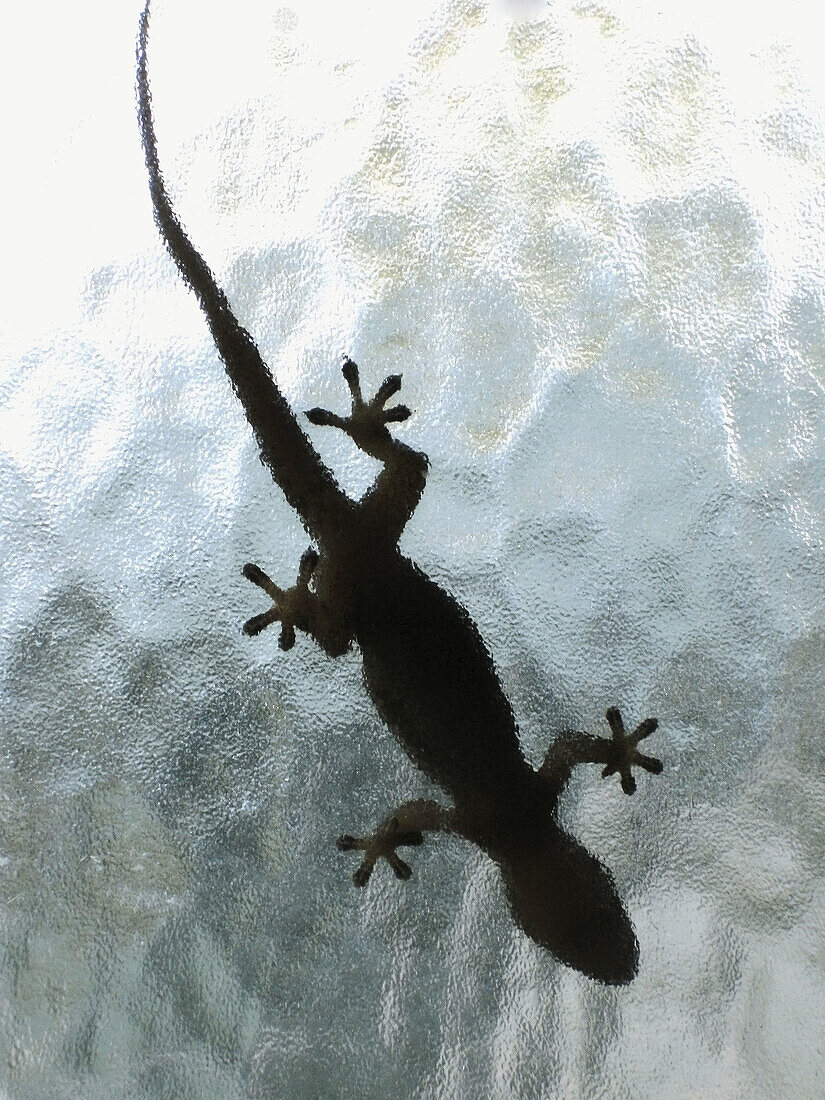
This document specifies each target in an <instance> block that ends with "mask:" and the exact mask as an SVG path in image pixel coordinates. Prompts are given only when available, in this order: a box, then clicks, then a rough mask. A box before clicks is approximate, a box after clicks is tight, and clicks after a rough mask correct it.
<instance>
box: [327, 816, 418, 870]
mask: <svg viewBox="0 0 825 1100" xmlns="http://www.w3.org/2000/svg"><path fill="white" fill-rule="evenodd" d="M335 843H336V845H337V847H338V849H339V851H341V852H350V851H359V852H363V853H364V858H363V859H362V860H361V866H360V867H359V868H358V870H357V871H356V872H355V874H354V875H353V876H352V881H353V882H354V883H355V885H356V886H366V885H367V883H368V882H369V880H370V875H371V874H372V871H373V868H374V867H375V864H376V863H377V862H378V860H379V859H381V858H383V859H385V860H386V861H387V863H389V865H390V867H392V869H393V871H394V872H395V876H396V878H400V879H403V880H404V881H406V880H407V879H408V878H409V877H410V875H411V874H412V868H411V867H410V865H409V864H408V863H405V862H404V860H403V859H401V857H400V856H399V855H398V853H397V852H396V850H395V849H396V848H398V847H401V846H402V845H407V846H410V847H415V846H417V845H419V844H423V843H424V834H423V833H422V832H420V830H418V829H409V830H402V829H401V828H400V826H399V823H398V818H397V817H391V818H389V819H388V820H387V821H384V822H383V823H382V824H381V825H379V826H378V828H377V829H376V831H375V832H374V833H373V834H372V836H369V837H354V836H349V835H348V834H346V833H345V834H344V835H343V836H339V837H338V839H337V841H336V842H335Z"/></svg>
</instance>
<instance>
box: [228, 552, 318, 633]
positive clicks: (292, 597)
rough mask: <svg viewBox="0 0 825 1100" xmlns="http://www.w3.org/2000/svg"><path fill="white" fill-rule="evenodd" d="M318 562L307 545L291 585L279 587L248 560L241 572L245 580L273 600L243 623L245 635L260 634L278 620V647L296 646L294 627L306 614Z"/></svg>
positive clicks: (314, 553) (300, 622)
mask: <svg viewBox="0 0 825 1100" xmlns="http://www.w3.org/2000/svg"><path fill="white" fill-rule="evenodd" d="M317 564H318V554H317V553H316V552H315V550H313V549H312V548H310V549H309V550H305V551H304V553H303V554H302V555H301V563H300V565H299V566H298V579H297V582H296V583H295V585H294V586H293V587H292V588H288V589H283V588H279V587H278V585H277V584H275V582H274V581H273V580H272V579H271V578H270V577H268V576H267V574H266V573H264V571H263V569H261V568H260V567H259V566H257V565H253V564H252V562H247V564H246V565H245V566H244V567H243V575H244V576H245V577H246V579H247V580H248V581H252V583H253V584H257V586H258V587H259V588H262V589H263V590H264V592H266V594H267V595H268V596H269V597H270V598H271V599H272V607H270V608H269V610H268V611H264V612H263V614H261V615H253V617H252V618H251V619H247V621H246V622H245V623H244V626H243V631H244V634H250V635H255V634H260V633H261V631H262V630H265V629H266V627H268V626H270V625H271V624H272V623H275V622H280V624H281V637H280V639H279V642H278V644H279V645H280V647H281V649H284V650H286V649H292V647H293V646H294V645H295V627H296V626H298V627H300V626H301V624H302V622H303V620H304V618H305V614H304V613H303V609H304V608H305V605H306V601H307V599H308V598H310V594H309V582H310V579H311V577H312V574H313V572H314V570H315V566H316V565H317Z"/></svg>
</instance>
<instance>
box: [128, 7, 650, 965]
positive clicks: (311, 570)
mask: <svg viewBox="0 0 825 1100" xmlns="http://www.w3.org/2000/svg"><path fill="white" fill-rule="evenodd" d="M148 21H149V3H148V0H147V4H146V7H145V8H144V11H143V14H142V16H141V20H140V28H139V34H138V44H137V91H138V107H139V121H140V130H141V137H142V142H143V149H144V152H145V156H146V166H147V169H148V174H149V186H150V191H151V196H152V204H153V207H154V215H155V221H156V223H157V226H158V229H159V230H160V233H161V236H162V237H163V239H164V241H165V243H166V246H167V248H168V249H169V252H170V254H171V256H172V259H173V260H174V261H175V263H176V265H177V267H178V270H179V271H180V273H181V275H182V276H183V278H184V280H185V281H186V283H187V284H188V285H189V286H190V287H191V289H192V290H193V291H194V292H195V294H196V296H197V298H198V301H199V303H200V306H201V309H202V311H203V313H204V315H205V318H206V321H207V324H208V325H209V328H210V331H211V333H212V336H213V338H214V340H215V344H216V346H217V349H218V352H219V354H220V356H221V358H222V360H223V363H224V366H225V367H226V371H227V374H228V375H229V379H230V381H231V383H232V386H233V388H234V391H235V393H236V395H237V397H238V398H239V400H240V401H241V403H242V405H243V408H244V411H245V412H246V416H247V418H248V420H249V423H250V425H251V426H252V430H253V432H254V434H255V438H256V440H257V442H258V446H259V448H260V454H261V458H262V460H263V462H264V464H265V465H266V466H268V467H269V469H270V471H271V473H272V476H273V478H274V480H275V481H276V483H277V484H278V485H279V486H280V488H281V490H282V492H283V493H284V495H285V496H286V499H287V500H288V501H289V503H290V504H291V506H292V507H293V508H294V509H295V511H296V512H297V514H298V515H299V517H300V518H301V521H302V522H303V525H304V527H305V529H306V531H307V533H308V535H309V537H310V539H311V541H312V543H313V544H314V546H315V547H317V549H312V548H310V549H308V550H307V551H306V552H305V553H304V554H303V556H302V558H301V563H300V567H299V570H298V577H297V581H296V583H295V585H294V586H292V587H290V588H286V589H284V588H280V587H279V586H278V585H277V584H275V583H274V581H272V580H271V579H270V578H269V577H268V576H267V575H266V573H264V572H263V570H261V569H260V568H259V567H258V566H257V565H246V566H245V567H244V574H245V575H246V576H247V577H248V578H249V580H251V581H252V582H253V583H255V584H256V585H258V586H259V587H260V588H262V589H263V590H264V591H265V592H266V593H267V595H268V596H269V597H270V598H271V600H272V605H271V607H270V608H269V610H267V611H265V612H263V614H261V615H257V616H255V617H254V618H252V619H250V620H249V621H248V622H247V623H246V624H245V626H244V630H245V632H246V633H247V634H258V633H260V632H261V631H262V630H263V629H264V628H265V627H267V626H269V625H270V624H271V623H274V622H280V624H281V636H280V645H281V648H282V649H285V650H286V649H290V648H291V647H292V645H293V644H294V642H295V631H296V629H297V630H301V631H303V632H305V633H307V634H309V635H310V636H311V637H312V638H313V639H314V640H315V641H316V642H317V643H318V645H320V646H321V647H322V649H324V650H325V651H326V652H327V653H328V654H330V656H333V657H335V656H338V655H340V654H343V653H344V652H346V651H347V650H348V649H349V648H350V646H351V645H352V644H353V643H355V644H356V645H357V646H358V648H359V649H360V651H361V655H362V658H363V666H364V682H365V685H366V688H367V691H368V693H369V695H370V698H371V699H372V701H373V702H374V704H375V706H376V709H377V710H378V712H379V714H380V715H381V717H382V718H383V720H384V721H385V722H386V724H387V725H388V726H389V728H390V729H391V730H392V732H393V733H394V734H395V736H396V737H397V738H398V740H399V741H400V742H401V744H402V746H403V747H404V749H406V751H407V752H408V753H409V755H410V757H411V758H412V759H413V761H414V762H415V763H416V764H417V765H418V767H420V768H421V770H422V771H423V772H425V773H426V775H428V776H429V777H430V778H431V779H432V780H434V781H435V782H436V783H437V784H438V785H439V786H440V787H441V788H442V789H443V790H444V791H446V792H447V793H448V794H449V795H450V796H451V798H452V801H453V807H452V808H445V807H443V806H440V805H438V804H437V803H435V802H432V801H424V800H419V801H413V802H407V803H405V804H404V805H403V806H401V807H399V808H398V809H397V810H395V811H394V812H393V813H392V814H390V815H389V816H388V817H387V818H386V820H385V821H384V822H383V823H382V824H381V825H379V827H378V828H377V829H376V831H375V832H374V833H373V834H372V835H371V836H367V837H364V838H356V837H352V836H342V837H340V838H339V840H338V846H339V848H341V849H342V850H345V851H346V850H350V849H353V850H357V851H359V852H361V853H362V862H361V865H360V867H359V868H358V870H357V871H356V872H355V875H354V881H355V883H356V885H358V886H364V885H366V883H367V880H368V879H369V877H370V874H371V873H372V870H373V867H374V865H375V863H376V862H377V861H378V860H379V859H380V858H382V857H383V858H384V859H386V860H387V861H388V863H389V864H390V866H391V867H392V869H393V871H394V872H395V874H396V875H397V876H398V878H400V879H407V878H409V877H410V874H411V871H410V868H409V866H408V865H407V864H406V863H405V862H404V861H403V860H402V859H401V858H400V856H399V855H398V853H397V849H398V848H399V847H401V846H404V845H412V846H414V845H418V844H420V843H421V842H422V840H423V835H422V834H423V832H424V831H426V830H441V831H445V832H451V833H455V834H458V835H460V836H462V837H464V838H466V839H468V840H470V841H472V842H473V843H474V844H477V845H478V846H479V847H480V848H481V849H482V850H483V851H484V852H486V853H487V855H489V856H490V858H491V859H493V860H494V861H495V862H496V863H497V864H498V866H499V868H500V870H501V874H502V878H503V880H504V886H505V890H506V892H507V896H508V899H509V902H510V906H511V909H512V913H513V917H514V919H515V921H516V924H517V925H518V926H519V927H520V928H522V929H523V930H524V932H526V933H527V935H528V936H530V937H531V938H532V939H533V940H535V941H536V942H537V943H539V944H541V945H542V946H543V947H545V948H547V949H548V950H549V951H551V952H552V953H553V955H555V956H556V958H558V959H560V960H561V961H562V962H564V963H566V964H568V965H569V966H572V967H575V968H576V969H577V970H579V971H581V972H582V973H584V974H587V975H589V976H591V977H593V978H597V979H599V980H600V981H603V982H609V983H624V982H628V981H630V979H631V978H633V976H634V975H635V973H636V970H637V965H638V944H637V942H636V937H635V935H634V932H633V928H632V926H631V923H630V920H629V918H628V916H627V914H626V913H625V911H624V908H623V906H622V903H621V901H620V900H619V897H618V894H617V892H616V888H615V885H614V882H613V878H612V876H611V874H610V872H609V871H608V870H607V869H606V868H605V867H604V866H603V865H602V864H601V863H600V862H599V861H598V860H597V859H596V858H595V857H594V856H592V855H591V854H590V853H589V852H588V851H587V850H586V849H585V848H583V847H582V846H581V845H580V844H578V843H577V842H576V841H575V840H574V839H573V838H572V837H571V836H569V835H568V834H567V833H566V832H565V831H564V830H563V829H562V828H561V827H560V826H559V824H558V821H557V811H558V804H559V798H560V796H561V793H562V791H563V790H564V788H565V786H566V784H567V782H568V780H569V778H570V774H571V770H572V768H573V767H574V766H575V765H576V764H580V763H585V762H592V763H598V764H602V765H604V771H603V773H602V774H603V775H610V774H612V773H613V772H618V773H619V774H620V777H621V784H622V788H623V790H624V791H625V792H626V793H627V794H632V793H633V791H634V790H635V786H636V784H635V780H634V778H633V776H632V774H631V767H632V766H633V765H638V766H640V767H642V768H645V769H646V770H647V771H649V772H653V773H658V772H660V771H661V768H662V765H661V763H660V761H658V760H656V759H654V758H652V757H649V756H645V755H643V754H642V753H641V752H640V751H639V749H638V744H639V742H640V741H641V740H642V738H645V737H647V736H648V735H649V734H651V733H652V732H653V731H654V730H655V729H656V725H657V723H656V719H655V718H648V719H645V721H643V722H642V723H641V724H640V725H639V726H638V727H637V728H636V729H635V731H634V732H633V733H631V734H626V733H625V731H624V727H623V725H622V719H621V716H620V714H619V711H618V710H617V709H616V708H611V709H610V710H609V711H608V712H607V721H608V723H609V725H610V728H611V731H612V737H611V738H602V737H595V736H592V735H591V734H588V733H582V732H564V733H561V734H559V735H558V736H557V737H556V738H555V740H554V741H553V743H552V744H551V746H550V748H549V750H548V752H547V756H546V758H545V760H544V763H543V764H542V766H541V767H540V768H539V769H538V771H535V770H534V769H533V768H531V767H530V766H529V765H528V763H527V762H526V761H525V759H524V757H523V755H522V753H521V749H520V745H519V738H518V728H517V726H516V721H515V718H514V716H513V712H512V709H511V707H510V704H509V702H508V700H507V698H506V697H505V695H504V691H503V690H502V687H501V684H500V683H499V679H498V676H497V674H496V669H495V666H494V664H493V660H492V657H491V656H490V653H489V651H488V650H487V648H486V646H485V644H484V642H483V641H482V638H481V636H480V634H479V632H478V629H477V627H476V625H475V623H474V622H473V621H472V619H471V618H470V616H469V615H468V613H467V612H466V611H465V610H464V608H463V607H462V606H461V604H459V603H458V602H457V601H456V600H455V599H454V598H453V597H452V596H451V595H449V594H448V593H447V592H445V591H444V590H443V589H441V588H439V587H438V585H436V584H435V583H434V582H433V581H431V580H430V579H429V578H428V577H427V576H426V574H425V573H423V572H422V571H421V570H420V569H419V568H418V567H417V566H416V565H415V564H413V562H411V561H409V560H408V559H407V558H405V557H404V556H403V555H402V554H401V552H400V551H399V548H398V541H399V537H400V535H401V532H402V531H403V529H404V526H405V524H406V523H407V521H408V520H409V519H410V517H411V515H412V513H413V511H414V509H415V507H416V504H417V503H418V500H419V498H420V497H421V493H422V491H423V489H424V483H425V480H426V475H427V467H428V460H427V457H426V455H424V454H422V453H421V452H419V451H415V450H413V449H412V448H411V447H408V446H407V445H406V444H404V443H402V442H400V441H399V440H397V439H395V438H393V436H392V435H391V434H390V431H389V428H388V425H389V424H391V423H393V422H398V421H402V420H405V419H406V418H407V417H408V416H409V415H410V412H409V409H407V408H406V407H405V406H403V405H394V406H392V407H389V408H388V407H387V403H388V402H389V400H390V398H392V397H393V395H394V394H396V393H397V391H398V390H399V388H400V386H401V377H400V375H391V376H390V377H389V378H387V380H386V381H385V382H383V383H382V385H381V386H380V387H379V388H378V391H377V393H376V394H375V396H374V397H373V398H371V399H369V400H367V399H365V398H364V397H363V396H362V393H361V388H360V384H359V376H358V368H357V367H356V365H355V364H354V363H353V362H352V361H351V360H349V359H347V361H346V362H345V363H344V366H343V375H344V378H345V380H346V383H347V385H348V387H349V391H350V394H351V398H352V406H351V411H350V413H349V415H347V416H339V415H336V414H335V413H332V412H328V411H327V410H325V409H317V408H316V409H311V410H310V411H309V412H308V413H307V414H306V415H307V417H308V419H309V420H310V422H311V423H313V424H317V425H327V426H330V427H335V428H338V429H339V430H341V431H343V432H345V433H346V434H347V435H349V436H350V438H351V439H352V440H353V441H354V442H355V444H356V445H357V446H358V447H360V448H361V449H362V450H363V451H365V452H366V453H367V454H369V455H372V457H373V458H375V459H377V460H378V461H379V462H381V463H382V464H383V469H382V471H381V472H380V473H379V475H378V476H377V478H376V480H375V482H374V484H373V485H372V487H371V488H370V489H369V490H368V491H367V492H366V493H365V494H364V496H363V497H362V498H361V499H360V500H359V501H353V500H352V499H351V498H349V497H348V496H347V495H346V494H345V493H344V492H343V491H342V490H341V488H340V487H339V486H338V484H337V482H336V480H335V478H334V477H333V475H332V473H331V472H330V471H329V470H328V469H327V468H326V466H325V465H324V464H323V463H322V461H321V459H320V458H319V456H318V454H317V452H316V451H315V449H314V448H313V446H312V444H311V443H310V441H309V439H308V438H307V436H306V435H305V434H304V432H303V431H302V430H301V428H300V426H299V424H298V422H297V420H296V418H295V416H294V414H293V413H292V410H291V409H290V407H289V405H288V403H287V401H286V399H285V398H284V396H283V395H282V394H281V392H280V390H279V389H278V387H277V385H276V384H275V382H274V381H273V379H272V377H271V375H270V373H269V371H268V369H267V367H266V366H265V364H264V362H263V360H262V358H261V356H260V353H259V352H258V349H257V347H256V346H255V343H254V341H253V339H252V337H251V336H250V335H249V333H248V332H247V331H246V330H245V329H244V328H243V327H242V326H241V325H240V324H239V322H238V321H237V319H236V318H235V316H234V314H233V313H232V309H231V307H230V305H229V302H228V301H227V298H226V296H225V294H224V292H223V290H221V288H220V287H219V286H218V284H217V282H216V280H215V278H214V276H213V274H212V272H211V271H210V269H209V267H208V266H207V264H206V262H205V261H204V259H203V257H202V256H201V255H200V253H199V252H198V251H197V250H196V248H195V247H194V245H193V244H192V242H191V241H190V239H189V237H188V235H187V233H186V231H185V230H184V228H183V226H182V225H181V222H180V221H179V219H178V217H177V214H176V213H175V211H174V209H173V208H172V204H171V202H170V199H169V196H168V195H167V192H166V188H165V184H164V181H163V176H162V174H161V170H160V166H159V162H158V154H157V144H156V138H155V131H154V123H153V119H152V105H151V97H150V91H149V83H148V76H147V63H146V46H147V37H148Z"/></svg>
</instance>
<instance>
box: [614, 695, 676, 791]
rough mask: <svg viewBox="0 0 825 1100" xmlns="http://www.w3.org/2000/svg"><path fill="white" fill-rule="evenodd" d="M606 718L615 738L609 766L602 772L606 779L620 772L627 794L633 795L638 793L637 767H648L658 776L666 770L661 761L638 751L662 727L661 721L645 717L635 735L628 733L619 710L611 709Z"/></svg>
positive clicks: (648, 769) (646, 768) (647, 769)
mask: <svg viewBox="0 0 825 1100" xmlns="http://www.w3.org/2000/svg"><path fill="white" fill-rule="evenodd" d="M605 718H607V722H608V725H609V726H610V732H611V733H612V735H613V738H612V740H611V741H609V742H608V745H609V749H608V763H607V764H606V765H605V767H604V770H603V771H602V778H605V779H606V778H607V776H609V775H613V773H614V772H618V773H619V775H620V776H621V780H622V790H623V791H624V793H625V794H633V792H634V791H635V790H636V780H635V779H634V778H633V772H632V770H631V769H632V768H633V767H638V768H644V769H645V771H647V772H650V773H651V774H652V775H658V774H659V773H660V772H661V770H662V761H661V760H659V759H657V758H656V757H655V756H645V754H644V753H642V752H639V750H638V748H637V746H638V744H639V742H640V741H643V740H644V739H645V737H649V736H650V735H651V733H653V731H654V730H655V729H656V728H657V727H658V725H659V721H658V719H656V718H645V720H644V721H643V722H640V723H639V725H638V726H637V727H636V728H635V730H633V732H632V733H625V728H624V722H623V721H622V716H621V714H620V713H619V709H618V707H611V708H610V710H608V712H607V714H606V715H605Z"/></svg>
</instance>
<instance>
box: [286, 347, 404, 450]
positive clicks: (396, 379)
mask: <svg viewBox="0 0 825 1100" xmlns="http://www.w3.org/2000/svg"><path fill="white" fill-rule="evenodd" d="M341 372H342V374H343V375H344V378H345V379H346V383H347V385H348V386H349V392H350V394H351V395H352V411H351V413H350V415H349V416H338V415H337V413H333V412H330V411H329V410H328V409H318V408H316V409H309V410H308V411H307V413H306V417H307V420H309V422H310V423H311V424H319V425H322V426H328V427H333V428H340V429H341V431H343V432H346V433H347V435H349V436H350V437H351V438H352V439H354V440H355V442H356V443H358V444H359V445H361V444H362V441H363V440H366V439H367V438H368V437H369V436H370V435H375V434H376V433H378V434H383V433H386V430H387V428H386V426H387V424H389V423H391V422H393V421H395V422H400V421H402V420H406V419H407V417H409V416H411V415H412V414H411V412H410V410H409V409H408V408H407V406H406V405H393V406H392V408H389V409H388V408H386V407H385V406H386V404H387V402H388V401H389V399H390V398H391V397H392V396H393V394H395V393H398V391H399V390H400V389H401V375H400V374H391V375H390V376H389V378H387V379H385V380H384V381H383V382H382V383H381V385H380V386H379V387H378V390H377V392H376V394H375V396H374V397H373V398H372V399H371V400H370V401H365V400H364V398H363V396H362V394H361V384H360V382H359V379H358V367H357V366H356V365H355V363H353V361H352V360H351V359H347V360H346V362H345V363H344V366H343V367H342V370H341Z"/></svg>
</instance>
